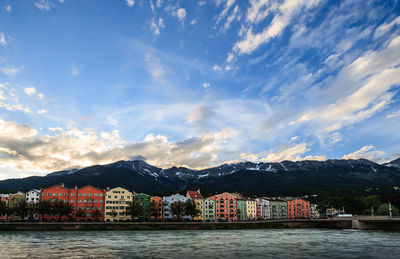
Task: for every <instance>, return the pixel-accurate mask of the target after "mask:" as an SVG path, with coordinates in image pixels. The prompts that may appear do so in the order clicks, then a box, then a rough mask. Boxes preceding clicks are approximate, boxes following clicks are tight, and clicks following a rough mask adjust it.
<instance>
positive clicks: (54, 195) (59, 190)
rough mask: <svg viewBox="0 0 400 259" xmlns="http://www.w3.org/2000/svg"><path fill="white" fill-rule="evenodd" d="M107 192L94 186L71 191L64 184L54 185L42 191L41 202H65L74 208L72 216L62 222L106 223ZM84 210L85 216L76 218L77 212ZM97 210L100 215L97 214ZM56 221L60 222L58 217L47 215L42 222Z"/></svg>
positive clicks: (63, 217)
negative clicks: (105, 203) (105, 202)
mask: <svg viewBox="0 0 400 259" xmlns="http://www.w3.org/2000/svg"><path fill="white" fill-rule="evenodd" d="M105 192H106V190H101V189H98V188H95V187H93V186H90V185H88V186H85V187H82V188H80V189H78V188H77V187H75V188H72V189H69V188H66V187H64V184H60V185H54V186H51V187H48V188H46V189H42V192H41V200H48V201H50V202H55V201H58V200H61V201H64V202H65V203H68V204H70V205H71V206H72V209H73V212H72V215H71V216H62V218H61V220H63V221H66V220H70V219H73V220H84V221H95V220H96V221H104V197H105ZM78 210H82V211H83V212H84V214H85V216H83V217H81V218H77V217H76V212H77V211H78ZM96 210H97V211H98V214H99V215H97V216H96V215H94V214H96ZM43 219H44V220H47V221H54V220H58V219H59V217H58V215H48V214H45V216H44V218H42V217H41V220H43Z"/></svg>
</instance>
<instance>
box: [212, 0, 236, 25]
mask: <svg viewBox="0 0 400 259" xmlns="http://www.w3.org/2000/svg"><path fill="white" fill-rule="evenodd" d="M235 2H236V0H227V1H226V3H225V7H224V9H223V10H222V12H221V13H220V14H219V15H218V17H217V22H216V25H217V24H219V23H220V22H221V21H222V20H223V19H224V18H225V17H226V16H227V15H228V12H229V10H230V9H231V7H232V6H233V5H234V4H235ZM217 4H218V3H217Z"/></svg>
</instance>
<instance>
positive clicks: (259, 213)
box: [256, 201, 262, 220]
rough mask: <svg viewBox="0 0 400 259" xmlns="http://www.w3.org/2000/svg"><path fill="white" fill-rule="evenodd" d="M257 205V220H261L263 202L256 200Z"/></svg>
mask: <svg viewBox="0 0 400 259" xmlns="http://www.w3.org/2000/svg"><path fill="white" fill-rule="evenodd" d="M256 206H257V220H261V219H262V218H261V203H260V202H259V201H256Z"/></svg>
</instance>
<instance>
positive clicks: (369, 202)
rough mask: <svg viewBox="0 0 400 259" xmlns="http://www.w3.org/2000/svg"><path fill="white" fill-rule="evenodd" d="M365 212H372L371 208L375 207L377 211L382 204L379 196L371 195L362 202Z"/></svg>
mask: <svg viewBox="0 0 400 259" xmlns="http://www.w3.org/2000/svg"><path fill="white" fill-rule="evenodd" d="M361 203H362V205H363V207H364V210H371V207H374V209H375V210H376V209H377V208H378V207H379V205H380V204H381V203H382V201H381V199H380V198H379V196H377V195H370V196H367V197H364V198H363V199H362V201H361Z"/></svg>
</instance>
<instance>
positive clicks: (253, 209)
mask: <svg viewBox="0 0 400 259" xmlns="http://www.w3.org/2000/svg"><path fill="white" fill-rule="evenodd" d="M246 214H247V219H248V220H256V219H257V203H256V201H255V200H246Z"/></svg>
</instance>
